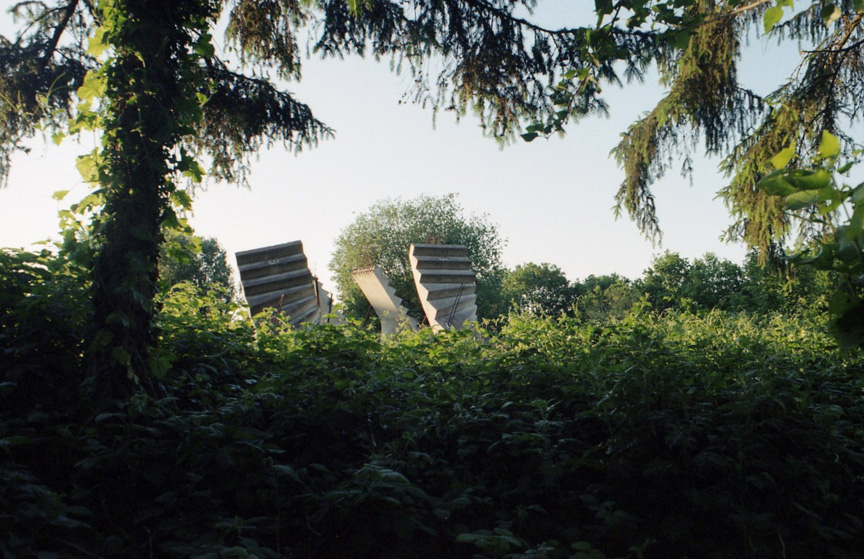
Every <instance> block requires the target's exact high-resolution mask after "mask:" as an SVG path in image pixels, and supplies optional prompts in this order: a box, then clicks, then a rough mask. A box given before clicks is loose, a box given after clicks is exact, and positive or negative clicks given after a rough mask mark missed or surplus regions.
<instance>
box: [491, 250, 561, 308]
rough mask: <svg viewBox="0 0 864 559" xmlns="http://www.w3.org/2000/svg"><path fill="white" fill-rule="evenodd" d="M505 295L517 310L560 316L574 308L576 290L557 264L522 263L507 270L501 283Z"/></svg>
mask: <svg viewBox="0 0 864 559" xmlns="http://www.w3.org/2000/svg"><path fill="white" fill-rule="evenodd" d="M502 291H503V297H504V298H505V300H507V301H508V302H509V304H510V305H512V306H513V307H515V308H516V309H517V310H520V311H524V312H528V313H531V314H544V315H549V316H558V315H561V314H566V313H568V311H571V310H572V306H573V303H574V302H575V291H574V289H573V288H572V287H571V286H570V282H569V280H567V276H565V275H564V272H562V271H561V269H560V268H559V267H558V266H555V265H554V264H548V263H546V262H544V263H542V264H535V263H533V262H528V263H526V264H520V265H518V266H516V267H515V268H514V269H513V270H508V271H507V272H506V274H505V275H504V281H503V283H502Z"/></svg>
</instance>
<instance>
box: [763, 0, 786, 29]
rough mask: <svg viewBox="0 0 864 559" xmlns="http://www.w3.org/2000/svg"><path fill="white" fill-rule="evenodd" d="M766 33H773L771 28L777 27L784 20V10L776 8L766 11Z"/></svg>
mask: <svg viewBox="0 0 864 559" xmlns="http://www.w3.org/2000/svg"><path fill="white" fill-rule="evenodd" d="M764 17H765V20H764V21H765V33H768V32H769V31H771V28H772V27H774V26H775V25H777V23H779V22H780V20H781V19H782V18H783V8H781V7H780V6H774V7H773V8H768V9H767V10H765V16H764Z"/></svg>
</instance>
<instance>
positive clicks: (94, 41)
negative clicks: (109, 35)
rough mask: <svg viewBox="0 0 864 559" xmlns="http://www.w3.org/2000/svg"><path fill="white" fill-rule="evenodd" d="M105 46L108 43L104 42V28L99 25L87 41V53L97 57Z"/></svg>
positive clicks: (103, 50) (106, 46)
mask: <svg viewBox="0 0 864 559" xmlns="http://www.w3.org/2000/svg"><path fill="white" fill-rule="evenodd" d="M107 48H108V43H106V42H105V28H104V27H99V28H98V29H96V32H95V33H93V36H92V37H90V39H89V40H88V41H87V54H91V55H93V56H95V57H99V55H101V54H102V53H103V52H105V50H106V49H107Z"/></svg>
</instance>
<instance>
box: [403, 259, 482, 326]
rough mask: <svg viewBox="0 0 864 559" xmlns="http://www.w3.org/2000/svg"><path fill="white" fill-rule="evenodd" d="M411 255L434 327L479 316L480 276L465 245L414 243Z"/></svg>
mask: <svg viewBox="0 0 864 559" xmlns="http://www.w3.org/2000/svg"><path fill="white" fill-rule="evenodd" d="M408 256H409V258H410V261H411V271H412V272H413V274H414V284H415V285H416V286H417V294H418V295H419V297H420V303H421V304H422V305H423V311H424V312H425V313H426V318H427V320H428V321H429V325H430V326H431V327H432V328H433V330H435V331H436V332H437V331H440V330H459V329H461V328H462V327H463V325H464V324H465V322H468V321H474V320H477V295H476V290H477V277H476V275H475V274H474V271H473V270H472V269H471V259H470V258H469V257H468V248H467V247H465V246H462V245H411V247H410V249H409V252H408Z"/></svg>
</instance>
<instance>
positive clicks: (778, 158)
mask: <svg viewBox="0 0 864 559" xmlns="http://www.w3.org/2000/svg"><path fill="white" fill-rule="evenodd" d="M793 157H795V144H794V143H793V144H792V145H790V146H789V147H787V148H786V149H784V150H783V151H781V152H780V153H778V154H777V155H775V156H774V157H772V158H771V165H773V166H774V168H775V169H782V168H783V167H785V166H786V165H788V164H789V161H791V160H792V158H793Z"/></svg>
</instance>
